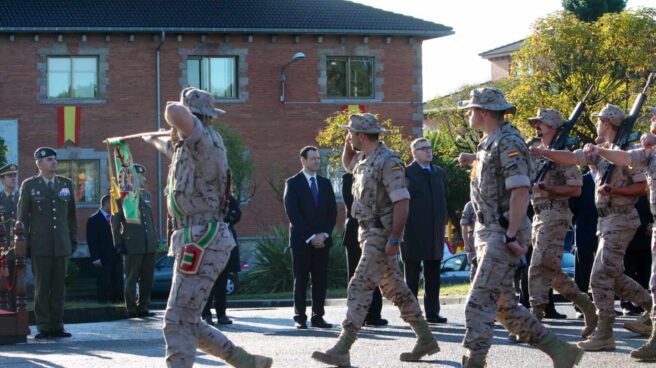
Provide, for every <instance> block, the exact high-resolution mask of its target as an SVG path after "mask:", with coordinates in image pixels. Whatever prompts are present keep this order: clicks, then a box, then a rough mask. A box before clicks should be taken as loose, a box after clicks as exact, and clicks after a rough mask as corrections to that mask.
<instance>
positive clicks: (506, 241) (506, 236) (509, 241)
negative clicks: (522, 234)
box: [503, 234, 517, 244]
mask: <svg viewBox="0 0 656 368" xmlns="http://www.w3.org/2000/svg"><path fill="white" fill-rule="evenodd" d="M503 237H504V238H505V243H506V244H508V243H512V242H514V241H516V240H517V235H515V236H508V235H507V234H503Z"/></svg>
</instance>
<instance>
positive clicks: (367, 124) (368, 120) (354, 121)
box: [340, 113, 387, 134]
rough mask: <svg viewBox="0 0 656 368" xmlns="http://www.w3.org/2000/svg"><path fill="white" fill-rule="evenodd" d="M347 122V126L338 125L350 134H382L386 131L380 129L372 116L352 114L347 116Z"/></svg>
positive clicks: (378, 123) (376, 120)
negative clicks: (348, 121)
mask: <svg viewBox="0 0 656 368" xmlns="http://www.w3.org/2000/svg"><path fill="white" fill-rule="evenodd" d="M349 120H350V123H349V125H340V127H342V128H344V129H348V130H350V131H352V132H358V133H367V134H376V133H384V132H386V131H387V130H385V129H383V128H381V126H380V122H379V121H378V119H376V116H374V115H373V114H369V113H364V114H352V115H351V116H349Z"/></svg>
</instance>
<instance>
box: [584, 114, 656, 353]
mask: <svg viewBox="0 0 656 368" xmlns="http://www.w3.org/2000/svg"><path fill="white" fill-rule="evenodd" d="M649 111H650V113H651V127H650V134H645V135H643V137H642V139H641V141H642V148H635V149H632V150H629V151H621V150H609V149H605V148H600V147H596V146H593V145H590V146H586V147H585V149H586V151H587V152H588V153H589V154H593V155H596V154H599V155H600V156H602V157H603V158H605V159H607V160H608V161H610V162H612V163H614V164H615V165H618V166H631V167H635V168H645V169H646V170H647V183H648V184H649V202H650V204H651V212H652V214H654V215H656V182H655V181H656V150H654V146H656V136H655V134H656V107H652V108H650V109H649ZM655 235H656V228H652V238H651V241H652V243H651V244H652V250H651V251H652V266H651V279H650V280H649V289H650V290H651V297H652V309H651V310H648V311H647V312H645V313H644V314H643V315H642V316H641V317H640V318H639V319H638V321H635V322H627V323H625V327H627V328H628V329H630V330H631V331H635V332H639V333H641V334H647V335H649V334H651V336H650V338H649V340H648V341H647V343H646V344H645V345H643V346H642V347H640V348H638V349H636V350H633V351H632V352H631V357H633V358H635V359H639V360H647V361H654V360H656V323H655V322H656V308H654V305H656V262H654V258H655V256H656V236H655ZM650 317H651V318H650Z"/></svg>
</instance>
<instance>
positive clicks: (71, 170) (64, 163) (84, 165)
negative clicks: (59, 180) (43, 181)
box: [57, 160, 100, 204]
mask: <svg viewBox="0 0 656 368" xmlns="http://www.w3.org/2000/svg"><path fill="white" fill-rule="evenodd" d="M57 173H58V174H60V175H63V176H65V177H67V178H70V179H71V181H72V182H73V191H74V192H75V201H76V202H77V204H81V203H87V204H99V203H100V160H61V161H59V162H58V163H57Z"/></svg>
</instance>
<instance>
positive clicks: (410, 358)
mask: <svg viewBox="0 0 656 368" xmlns="http://www.w3.org/2000/svg"><path fill="white" fill-rule="evenodd" d="M410 327H412V330H413V331H414V332H415V334H416V335H417V342H416V343H415V346H414V347H413V348H412V351H411V352H407V353H401V356H400V357H399V359H401V361H402V362H416V361H418V360H419V359H421V358H422V357H423V356H425V355H431V354H435V353H437V352H439V351H440V347H439V345H437V341H435V337H433V333H432V332H431V330H430V328H428V323H427V322H426V321H425V320H422V321H416V322H412V323H410Z"/></svg>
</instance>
